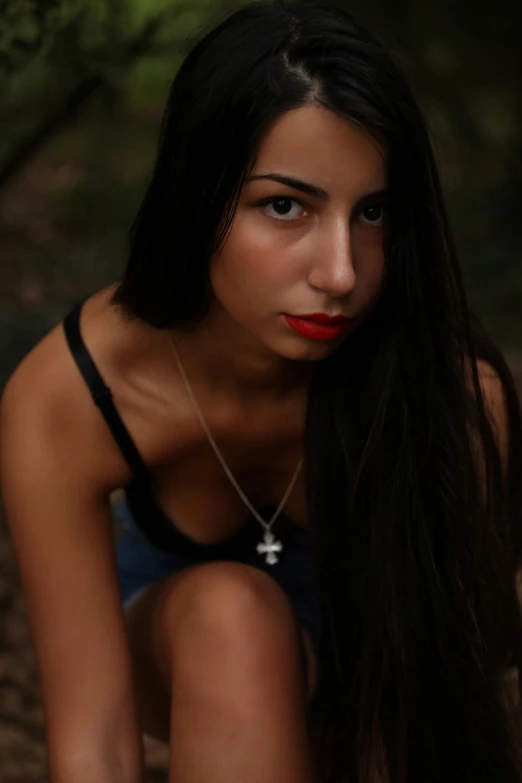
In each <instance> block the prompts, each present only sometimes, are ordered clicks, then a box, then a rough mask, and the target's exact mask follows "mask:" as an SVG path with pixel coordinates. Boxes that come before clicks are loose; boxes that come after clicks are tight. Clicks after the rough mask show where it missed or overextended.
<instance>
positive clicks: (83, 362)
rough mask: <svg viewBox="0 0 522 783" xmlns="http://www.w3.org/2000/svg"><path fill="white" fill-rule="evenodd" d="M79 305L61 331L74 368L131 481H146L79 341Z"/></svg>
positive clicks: (143, 469) (105, 389)
mask: <svg viewBox="0 0 522 783" xmlns="http://www.w3.org/2000/svg"><path fill="white" fill-rule="evenodd" d="M82 304H83V302H80V303H79V304H78V305H76V307H74V309H73V310H71V312H70V313H69V314H68V315H67V316H66V317H65V318H64V320H63V328H64V332H65V337H66V338H67V343H68V344H69V348H70V349H71V353H72V356H73V358H74V360H75V362H76V364H77V365H78V369H79V370H80V372H81V374H82V375H83V377H84V379H85V382H86V384H87V386H88V387H89V390H90V392H91V396H92V398H93V400H94V402H95V404H96V405H97V406H98V408H99V409H100V411H101V414H102V416H103V418H104V419H105V421H106V422H107V426H108V427H109V429H110V431H111V432H112V435H113V437H114V440H115V441H116V443H117V444H118V446H119V447H120V450H121V452H122V454H123V456H124V457H125V459H126V460H127V463H128V465H129V466H130V468H131V470H132V471H133V473H134V476H135V478H146V476H147V468H146V467H145V463H144V462H143V460H142V458H141V456H140V454H139V452H138V450H137V448H136V446H135V445H134V441H133V440H132V438H131V436H130V435H129V432H128V430H127V428H126V426H125V424H124V423H123V421H122V419H121V417H120V414H119V413H118V411H117V409H116V406H115V405H114V402H113V399H112V394H111V390H110V389H109V387H108V386H106V385H105V383H104V381H103V378H102V377H101V375H100V373H99V372H98V368H97V367H96V365H95V364H94V362H93V360H92V358H91V355H90V354H89V351H88V350H87V347H86V345H85V343H84V341H83V338H82V335H81V332H80V312H81V309H82Z"/></svg>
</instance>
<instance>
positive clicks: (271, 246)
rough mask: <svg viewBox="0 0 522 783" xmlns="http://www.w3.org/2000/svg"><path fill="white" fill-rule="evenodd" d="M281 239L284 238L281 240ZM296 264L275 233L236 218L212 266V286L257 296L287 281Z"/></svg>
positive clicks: (260, 225) (253, 220)
mask: <svg viewBox="0 0 522 783" xmlns="http://www.w3.org/2000/svg"><path fill="white" fill-rule="evenodd" d="M283 239H284V237H283ZM292 270H293V271H294V274H295V262H294V263H292V254H291V252H290V249H289V248H288V247H286V244H285V242H284V241H282V238H281V236H279V238H278V237H277V232H274V231H268V230H267V229H266V227H265V228H264V230H263V226H262V221H261V220H259V217H258V218H257V219H255V218H254V219H252V218H251V219H247V218H246V217H243V218H241V217H239V218H236V219H235V221H234V223H233V225H232V228H231V230H230V233H229V235H228V237H227V241H226V243H225V245H224V246H223V248H222V249H221V251H220V253H219V256H218V257H217V258H216V259H215V261H214V262H213V264H212V267H211V278H212V282H213V284H215V285H216V286H217V285H219V286H222V285H223V283H225V282H226V284H227V285H233V286H234V287H236V288H240V289H241V290H242V293H243V294H244V295H245V294H248V292H251V293H252V295H253V296H256V292H257V293H259V292H261V291H262V290H263V289H265V288H270V287H271V286H273V285H279V284H281V283H283V282H284V280H290V278H291V277H292Z"/></svg>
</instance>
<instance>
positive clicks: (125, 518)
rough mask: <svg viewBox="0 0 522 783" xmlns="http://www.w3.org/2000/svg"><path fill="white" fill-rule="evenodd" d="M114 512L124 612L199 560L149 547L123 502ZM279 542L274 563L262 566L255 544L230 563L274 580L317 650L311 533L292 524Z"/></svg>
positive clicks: (318, 620) (318, 623) (318, 624)
mask: <svg viewBox="0 0 522 783" xmlns="http://www.w3.org/2000/svg"><path fill="white" fill-rule="evenodd" d="M113 514H114V516H115V518H116V520H117V522H118V523H119V525H120V530H121V533H120V536H119V538H118V540H117V542H116V562H117V568H118V578H119V584H120V590H121V597H122V602H123V606H124V609H128V608H129V607H130V606H131V605H132V604H133V603H134V601H136V600H137V598H138V597H139V596H140V595H142V594H143V593H144V592H145V591H146V590H147V588H148V587H150V586H152V585H153V584H154V583H155V582H158V581H160V580H163V579H166V578H167V577H168V576H170V574H173V573H175V572H176V571H179V570H180V569H182V568H185V567H186V566H189V565H193V564H194V563H196V562H198V561H197V560H190V559H188V558H187V557H186V556H181V555H175V554H172V553H170V552H163V551H162V550H160V549H158V548H157V547H156V546H155V545H154V544H152V543H151V542H150V541H149V540H148V539H147V538H146V537H145V536H144V534H143V533H142V532H141V530H140V529H139V528H138V526H137V525H136V522H135V519H134V516H133V514H132V512H131V510H130V508H129V506H128V504H127V502H126V501H122V502H120V503H118V504H117V505H115V506H114V507H113ZM262 532H263V531H262V530H261V526H260V527H259V539H258V540H259V541H261V540H262ZM277 538H278V539H280V540H281V541H282V543H283V547H284V548H283V552H282V553H281V555H279V558H280V560H279V563H277V564H276V565H273V566H271V565H269V564H268V563H266V560H265V558H264V557H260V556H259V554H258V553H257V552H256V550H255V544H253V545H252V546H251V547H250V546H249V547H248V549H249V550H250V551H246V549H247V547H245V551H244V553H241V556H240V557H239V558H238V556H237V553H236V554H235V556H233V557H231V558H230V559H231V560H235V561H237V562H242V563H246V564H249V565H253V566H255V567H256V568H260V569H261V570H263V571H265V572H266V573H268V574H270V576H272V577H273V578H274V579H275V580H276V581H277V582H278V584H279V585H280V586H281V587H282V589H283V590H284V591H285V593H286V594H287V596H288V598H289V600H290V602H291V604H292V606H293V608H294V612H295V615H296V618H297V621H298V622H299V624H300V625H301V626H303V627H304V628H306V629H307V631H308V632H309V634H310V636H311V638H312V641H313V643H314V646H315V649H316V650H318V646H319V639H320V634H321V614H320V606H319V599H318V595H317V585H316V577H315V567H314V562H313V556H312V551H311V545H310V533H309V532H308V531H307V530H305V529H304V528H302V527H299V526H297V525H292V526H291V527H290V528H289V529H286V530H285V531H284V532H283V533H282V534H281V535H278V536H277Z"/></svg>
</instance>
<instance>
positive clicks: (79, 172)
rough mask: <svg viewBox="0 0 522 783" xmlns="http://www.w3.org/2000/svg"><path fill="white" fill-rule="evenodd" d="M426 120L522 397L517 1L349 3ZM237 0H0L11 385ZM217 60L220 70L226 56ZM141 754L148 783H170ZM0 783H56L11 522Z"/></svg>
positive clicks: (132, 194) (130, 205)
mask: <svg viewBox="0 0 522 783" xmlns="http://www.w3.org/2000/svg"><path fill="white" fill-rule="evenodd" d="M344 6H345V7H346V8H347V9H348V10H350V11H352V12H353V13H354V14H355V15H356V16H357V17H358V18H359V19H360V21H362V22H363V23H365V24H366V25H367V26H368V27H369V28H370V29H372V30H373V31H374V32H375V33H377V34H378V35H379V36H380V37H381V38H382V39H384V40H385V42H387V43H388V44H389V47H390V48H391V49H392V51H393V52H394V53H395V55H396V57H397V59H398V61H399V63H400V65H401V66H402V68H403V70H405V71H406V73H407V75H408V76H409V78H410V80H411V82H412V84H413V86H414V89H415V91H416V94H417V97H418V99H419V102H420V103H421V105H422V106H423V108H424V110H425V113H426V116H427V118H428V121H429V124H430V127H431V131H432V137H433V142H434V146H435V150H436V154H437V157H438V160H439V164H440V169H441V174H442V179H443V183H444V188H445V192H446V197H447V203H448V208H449V213H450V217H451V222H452V225H453V229H454V232H455V236H456V240H457V245H458V248H459V250H460V255H461V259H462V265H463V269H464V274H465V280H466V285H467V289H468V292H469V296H470V300H471V304H472V306H473V308H474V309H475V311H476V312H477V313H478V315H479V316H480V317H481V318H482V319H483V321H484V322H485V324H486V325H487V327H488V328H489V330H490V332H491V333H492V335H493V336H494V337H495V338H496V340H497V342H498V343H499V344H500V346H501V347H502V348H503V349H504V353H505V356H506V358H507V359H508V361H509V363H510V365H511V367H512V369H513V371H514V374H515V376H516V378H517V381H518V383H519V388H521V389H522V312H521V307H520V305H521V302H522V264H521V261H522V216H521V208H522V133H521V129H522V48H521V46H520V39H521V36H522V3H520V0H497V2H495V3H486V2H484V0H473V2H472V0H457V1H456V2H455V0H422V2H420V1H419V0H393V2H391V0H345V2H344ZM234 7H235V4H234V3H233V2H232V1H231V0H230V1H229V0H213V1H212V2H204V0H201V2H198V0H0V391H1V389H2V387H3V384H4V383H5V381H6V380H7V378H8V376H9V375H10V373H11V372H12V370H13V369H14V367H15V366H16V365H17V364H18V362H19V361H20V360H21V358H22V357H23V356H24V354H25V353H27V352H28V351H29V350H30V348H31V347H32V346H33V345H34V344H35V343H36V342H37V341H38V340H39V339H40V337H41V336H43V334H44V333H45V332H46V331H48V330H49V329H50V328H51V327H52V326H53V325H54V324H56V323H57V322H58V321H59V320H60V319H61V318H62V317H63V315H64V314H65V313H66V312H67V310H68V308H69V307H70V306H71V304H72V303H73V302H74V301H75V300H76V299H78V298H80V297H83V296H86V295H88V294H90V293H93V292H94V291H96V290H97V289H99V288H101V287H103V286H104V285H106V284H108V283H110V282H111V281H113V280H115V279H116V278H117V277H118V276H119V275H120V272H121V270H122V267H123V264H124V262H125V252H126V234H127V231H128V229H129V227H130V223H131V221H132V219H133V216H134V213H135V211H136V209H137V207H138V205H139V203H140V199H141V197H142V195H143V192H144V188H145V186H146V184H147V180H148V177H149V175H150V172H151V167H152V163H153V160H154V154H155V149H156V141H157V137H158V130H159V123H160V119H161V114H162V111H163V105H164V102H165V98H166V94H167V91H168V88H169V85H170V83H171V81H172V78H173V76H174V75H175V73H176V70H177V68H178V66H179V64H180V62H181V60H182V58H183V56H184V54H185V53H186V51H187V50H188V48H189V46H190V44H191V40H192V37H193V36H194V35H195V34H197V33H198V29H199V28H200V27H201V26H202V25H204V26H206V25H209V24H212V23H213V22H217V21H218V20H219V19H220V18H221V17H222V16H223V14H224V13H225V12H226V11H227V10H229V9H233V8H234ZM226 56H227V55H226V52H223V62H224V63H225V62H226ZM165 759H166V756H165V749H164V748H162V747H159V745H157V744H155V743H150V744H148V745H147V764H148V775H149V778H148V780H149V781H150V782H152V781H160V780H166V778H165V775H164V770H165ZM0 781H1V783H15V782H16V783H21V781H25V782H26V783H27V782H28V781H38V782H39V783H44V781H46V777H45V743H44V733H43V716H42V709H41V703H40V699H39V692H38V683H37V677H36V671H35V664H34V656H33V653H32V649H31V643H30V635H29V630H28V627H27V622H26V619H25V615H24V607H23V598H22V596H21V593H20V589H19V582H18V575H17V569H16V564H15V563H14V560H13V557H12V551H11V549H10V545H9V541H8V538H7V535H6V529H5V523H2V522H1V520H0Z"/></svg>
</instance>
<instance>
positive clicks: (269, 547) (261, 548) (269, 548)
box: [257, 530, 283, 565]
mask: <svg viewBox="0 0 522 783" xmlns="http://www.w3.org/2000/svg"><path fill="white" fill-rule="evenodd" d="M282 549H283V545H282V543H281V541H276V540H275V539H274V534H273V533H272V532H271V531H270V530H265V536H264V539H263V543H262V544H258V545H257V551H258V554H260V555H266V562H267V563H268V564H269V565H275V563H277V562H278V557H277V555H276V554H275V553H276V552H281V551H282Z"/></svg>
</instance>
